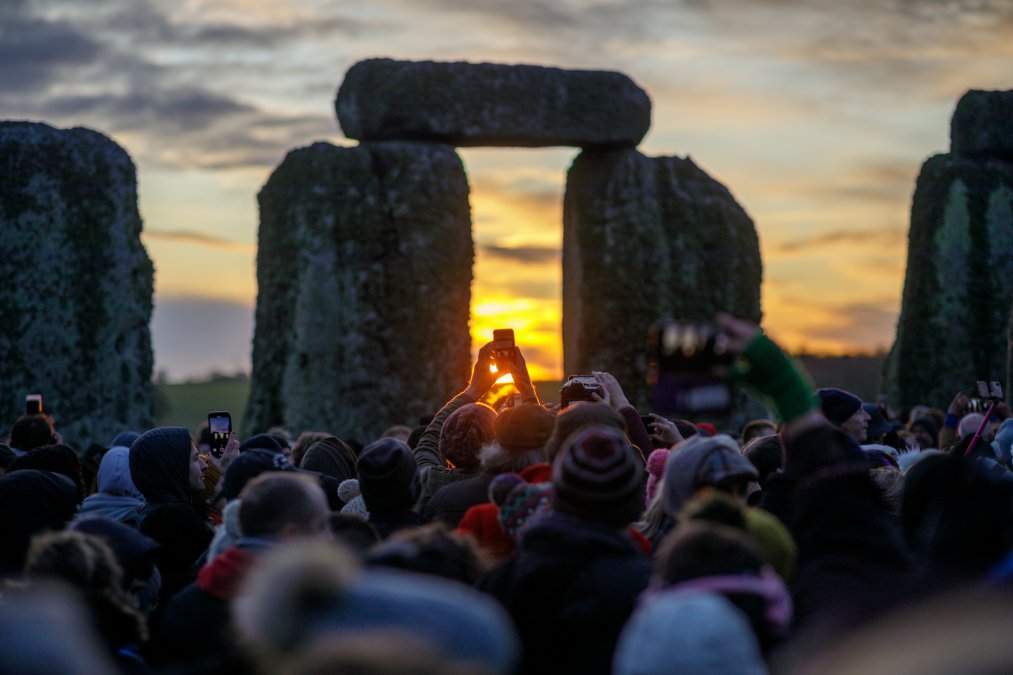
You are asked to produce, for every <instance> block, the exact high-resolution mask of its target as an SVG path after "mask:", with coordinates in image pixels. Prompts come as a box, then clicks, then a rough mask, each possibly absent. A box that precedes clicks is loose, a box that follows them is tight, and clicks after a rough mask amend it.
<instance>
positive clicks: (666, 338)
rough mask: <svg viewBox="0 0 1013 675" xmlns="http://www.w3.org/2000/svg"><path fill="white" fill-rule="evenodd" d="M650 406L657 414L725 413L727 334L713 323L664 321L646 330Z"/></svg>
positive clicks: (728, 407) (727, 398)
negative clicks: (650, 390)
mask: <svg viewBox="0 0 1013 675" xmlns="http://www.w3.org/2000/svg"><path fill="white" fill-rule="evenodd" d="M649 349H650V352H649V358H650V364H649V367H648V384H649V385H650V386H651V387H652V390H653V392H654V394H653V401H652V405H651V409H652V410H655V411H657V412H660V413H662V414H675V415H686V416H694V415H704V414H706V415H725V414H727V413H728V412H729V411H730V410H731V407H732V401H733V396H732V388H731V386H730V385H729V383H728V367H729V366H730V365H731V363H732V361H734V359H735V355H734V353H733V352H732V351H731V350H730V349H729V344H728V336H727V335H725V334H724V332H723V331H722V330H721V329H720V328H718V326H717V325H715V324H713V323H705V322H688V321H668V322H664V323H661V324H659V325H658V326H656V327H654V328H653V329H652V331H651V335H650V339H649Z"/></svg>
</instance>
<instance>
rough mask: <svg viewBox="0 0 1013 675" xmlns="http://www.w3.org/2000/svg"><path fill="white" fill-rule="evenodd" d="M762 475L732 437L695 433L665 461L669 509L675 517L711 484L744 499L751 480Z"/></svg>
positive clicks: (666, 496)
mask: <svg viewBox="0 0 1013 675" xmlns="http://www.w3.org/2000/svg"><path fill="white" fill-rule="evenodd" d="M758 477H759V472H757V470H756V467H754V466H753V465H752V463H750V461H749V460H748V459H746V458H745V457H744V456H743V455H742V453H741V452H740V451H739V445H738V443H736V442H735V441H734V440H732V439H731V438H730V437H729V436H726V435H724V434H718V435H717V436H714V437H712V438H705V437H703V436H699V435H697V436H693V437H691V438H687V439H686V440H684V441H682V442H680V443H678V444H676V446H675V447H674V448H672V452H671V453H670V454H669V456H668V461H667V462H666V463H665V478H664V490H663V499H664V505H665V512H666V513H668V515H670V516H672V517H675V516H676V515H677V514H678V513H679V510H680V509H681V508H682V506H683V504H685V503H686V502H687V501H689V500H690V499H691V498H692V497H693V495H694V494H696V492H697V490H699V489H700V488H704V487H711V488H716V489H718V490H721V491H722V492H727V493H729V494H732V495H735V496H737V497H739V498H742V499H744V498H745V493H746V487H747V486H748V484H749V483H750V481H755V480H756V479H757V478H758Z"/></svg>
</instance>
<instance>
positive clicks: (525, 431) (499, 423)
mask: <svg viewBox="0 0 1013 675" xmlns="http://www.w3.org/2000/svg"><path fill="white" fill-rule="evenodd" d="M555 422H556V416H555V415H553V414H552V413H551V412H549V411H548V410H546V409H545V408H543V407H542V406H540V405H538V404H537V403H522V404H520V405H519V406H515V407H513V408H507V409H506V410H504V411H503V412H501V413H500V414H499V416H497V417H496V422H495V424H494V425H493V431H494V433H495V436H496V442H497V443H499V445H500V447H501V448H503V449H504V450H506V451H507V452H529V451H531V450H541V449H542V448H544V447H545V442H546V441H548V440H549V436H551V435H552V427H553V425H554V424H555Z"/></svg>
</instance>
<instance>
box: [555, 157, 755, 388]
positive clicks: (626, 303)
mask: <svg viewBox="0 0 1013 675" xmlns="http://www.w3.org/2000/svg"><path fill="white" fill-rule="evenodd" d="M563 223H564V225H563V354H564V369H565V371H566V373H567V374H570V375H572V374H577V373H587V372H589V371H591V370H608V371H610V372H612V373H613V374H615V375H616V377H617V378H618V379H619V381H620V382H622V384H623V388H624V389H625V390H627V393H628V395H629V396H630V400H631V401H633V402H634V403H636V404H643V403H645V402H646V399H647V393H648V392H647V388H646V385H645V377H646V373H647V351H646V349H645V345H646V342H647V334H648V330H649V328H650V327H651V325H652V324H653V323H654V322H656V321H658V320H659V319H663V318H676V319H687V320H708V319H711V318H712V317H713V316H714V314H715V312H717V311H727V312H731V313H733V314H735V315H738V316H742V317H745V318H750V319H753V320H756V321H759V319H760V281H761V277H762V268H761V262H760V251H759V243H758V241H757V237H756V231H755V229H754V227H753V222H752V220H751V219H750V218H749V216H748V215H747V214H746V212H745V211H744V210H743V209H742V207H740V206H739V205H738V204H737V203H736V201H735V199H734V198H733V197H732V195H731V193H730V192H729V191H728V190H727V189H726V188H725V187H724V186H723V185H721V184H720V183H718V182H717V181H715V180H714V179H713V178H711V177H710V176H708V175H707V174H706V173H705V172H704V171H703V170H701V169H700V168H699V167H698V166H697V165H696V164H694V163H693V161H692V160H691V159H689V158H686V159H681V158H679V157H658V158H648V157H645V156H644V155H642V154H641V153H639V152H637V151H636V150H618V151H585V152H583V153H582V154H581V155H580V156H578V157H577V159H576V160H575V161H574V162H573V165H572V166H571V167H570V171H569V174H568V176H567V184H566V196H565V198H564V202H563Z"/></svg>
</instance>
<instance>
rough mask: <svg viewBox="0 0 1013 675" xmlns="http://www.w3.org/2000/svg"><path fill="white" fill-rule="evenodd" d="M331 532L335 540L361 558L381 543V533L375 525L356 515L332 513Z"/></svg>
mask: <svg viewBox="0 0 1013 675" xmlns="http://www.w3.org/2000/svg"><path fill="white" fill-rule="evenodd" d="M330 524H331V532H332V533H333V534H334V538H335V539H336V540H338V541H339V542H341V543H342V544H344V545H346V546H347V547H348V548H350V549H352V550H353V551H354V552H355V553H357V554H359V555H360V556H364V555H365V553H366V551H368V550H369V549H371V548H373V546H375V545H376V544H379V543H380V533H379V532H377V531H376V528H375V527H373V524H372V523H370V522H369V521H368V520H366V519H365V518H363V517H362V516H360V515H358V514H355V513H338V512H334V513H331V520H330Z"/></svg>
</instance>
